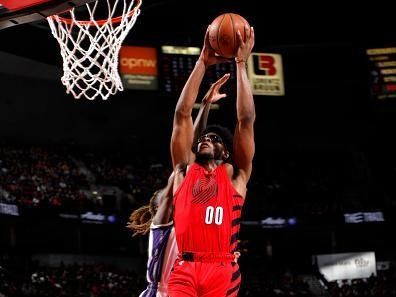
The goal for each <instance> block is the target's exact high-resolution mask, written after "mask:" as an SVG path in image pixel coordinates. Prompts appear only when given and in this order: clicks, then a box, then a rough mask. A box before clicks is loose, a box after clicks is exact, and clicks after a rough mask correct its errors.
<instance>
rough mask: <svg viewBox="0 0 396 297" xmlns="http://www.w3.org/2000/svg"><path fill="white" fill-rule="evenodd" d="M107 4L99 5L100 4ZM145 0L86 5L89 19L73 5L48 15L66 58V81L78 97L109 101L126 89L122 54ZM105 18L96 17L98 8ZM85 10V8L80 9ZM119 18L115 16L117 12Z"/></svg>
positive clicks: (68, 89) (68, 90)
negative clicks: (120, 68)
mask: <svg viewBox="0 0 396 297" xmlns="http://www.w3.org/2000/svg"><path fill="white" fill-rule="evenodd" d="M105 1H107V6H106V7H105V8H104V10H105V12H103V6H102V7H100V8H98V3H99V2H101V5H104V4H105V3H106V2H105ZM141 1H142V0H128V1H127V0H97V1H95V2H93V3H88V4H85V6H86V7H85V8H86V11H84V13H85V14H86V16H85V19H86V20H79V19H77V17H76V15H77V14H78V13H79V11H77V8H73V9H71V10H70V11H68V12H65V13H63V14H61V15H53V16H50V17H48V18H47V20H48V23H49V26H50V28H51V32H52V35H53V36H54V37H55V38H56V40H57V41H58V43H59V45H60V50H61V55H62V59H63V76H62V78H61V81H62V84H63V85H64V86H65V87H66V92H67V93H68V94H69V93H72V94H73V96H74V98H76V99H79V98H81V97H82V96H83V97H85V98H87V99H89V100H93V99H95V98H96V96H98V95H100V96H101V97H102V99H103V100H106V99H107V98H108V97H109V96H110V95H114V94H115V93H117V91H122V90H123V89H124V87H123V85H122V81H121V78H120V75H119V74H118V53H119V51H120V49H121V44H122V42H123V41H124V39H125V37H126V35H127V34H128V32H129V30H130V29H132V27H133V25H134V24H135V22H136V19H137V17H138V16H139V14H140V9H139V8H140V5H141ZM99 10H100V13H102V14H103V13H104V17H103V18H101V19H100V20H95V16H96V13H97V11H99ZM80 11H81V10H80ZM116 14H117V15H119V16H118V17H114V16H115V15H116Z"/></svg>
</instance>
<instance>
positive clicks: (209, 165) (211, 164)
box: [198, 159, 223, 172]
mask: <svg viewBox="0 0 396 297" xmlns="http://www.w3.org/2000/svg"><path fill="white" fill-rule="evenodd" d="M222 163H223V161H222V160H214V159H211V160H207V161H203V162H198V164H199V165H201V166H202V167H203V168H204V169H205V171H207V172H212V171H213V170H215V169H216V168H217V167H218V166H220V165H221V164H222Z"/></svg>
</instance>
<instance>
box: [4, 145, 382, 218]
mask: <svg viewBox="0 0 396 297" xmlns="http://www.w3.org/2000/svg"><path fill="white" fill-rule="evenodd" d="M168 161H169V160H167V161H166V160H162V161H152V160H150V161H149V160H146V159H142V158H137V157H136V156H132V155H128V154H122V153H119V152H116V153H114V152H94V151H90V152H87V151H77V150H75V151H74V150H72V149H66V148H63V147H59V146H58V147H56V146H55V147H51V148H50V147H42V146H36V147H23V146H10V145H8V146H7V145H2V146H1V147H0V200H1V201H3V202H6V203H15V204H18V205H21V206H24V207H43V208H45V207H52V208H63V209H69V210H77V211H79V210H84V211H90V210H98V211H100V210H101V209H100V208H101V206H102V204H103V201H100V200H97V199H96V196H92V192H93V191H96V190H93V189H96V188H97V187H98V186H108V187H116V188H118V189H120V191H121V192H122V198H119V197H118V198H115V197H113V198H111V197H110V199H114V200H115V199H121V200H122V203H113V204H111V203H110V205H114V206H112V207H114V208H116V209H114V210H115V211H120V210H121V209H128V211H129V210H130V209H131V208H135V207H139V206H141V205H142V204H145V203H146V202H147V200H148V199H149V197H151V194H152V193H153V191H154V190H156V189H158V188H160V187H162V186H163V185H164V184H165V183H166V180H167V177H168V176H169V173H170V168H169V163H168ZM256 162H257V164H256V165H255V169H254V172H253V176H252V179H251V182H250V184H249V194H248V195H249V197H252V198H249V199H248V201H249V209H248V210H247V213H248V214H249V216H252V217H254V215H255V214H258V215H263V210H265V212H266V213H270V214H283V215H289V214H288V213H286V212H287V211H289V210H293V214H291V213H290V215H311V216H317V217H322V216H325V215H329V216H334V215H336V214H342V213H343V212H347V211H363V210H376V209H383V208H386V207H387V205H388V204H387V195H386V192H385V190H384V187H381V186H380V185H378V183H376V182H375V181H376V179H375V178H374V177H373V174H372V171H370V170H369V165H368V162H367V160H365V158H364V154H362V153H358V152H354V151H340V150H338V151H321V150H317V151H303V152H294V153H293V154H291V153H290V152H289V153H288V152H282V151H278V152H265V153H262V155H261V159H259V160H257V161H256ZM374 172H376V171H375V170H374ZM97 196H100V193H99V194H97ZM373 196H375V197H376V199H371V197H373ZM263 197H265V199H263ZM296 197H298V198H299V199H296ZM284 205H288V206H289V207H288V208H287V209H285V207H284Z"/></svg>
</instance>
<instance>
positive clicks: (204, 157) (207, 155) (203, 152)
mask: <svg viewBox="0 0 396 297" xmlns="http://www.w3.org/2000/svg"><path fill="white" fill-rule="evenodd" d="M213 157H214V155H213V152H210V151H208V150H207V149H206V148H205V149H200V150H199V151H198V152H197V154H196V155H195V159H196V160H197V161H209V160H212V159H213Z"/></svg>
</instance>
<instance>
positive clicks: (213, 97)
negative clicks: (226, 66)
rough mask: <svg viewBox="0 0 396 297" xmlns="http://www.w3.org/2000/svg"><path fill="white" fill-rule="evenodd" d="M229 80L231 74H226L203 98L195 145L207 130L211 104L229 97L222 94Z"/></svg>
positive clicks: (195, 129) (196, 121)
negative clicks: (221, 91)
mask: <svg viewBox="0 0 396 297" xmlns="http://www.w3.org/2000/svg"><path fill="white" fill-rule="evenodd" d="M229 78H230V74H229V73H226V74H224V75H223V76H222V77H221V78H219V79H218V80H217V81H216V82H214V83H213V84H212V85H211V86H210V88H209V90H208V91H207V92H206V94H205V96H204V97H203V99H202V101H201V105H200V107H199V111H198V114H197V117H196V118H195V121H194V139H193V143H194V144H196V143H197V141H198V137H199V136H200V135H201V134H202V132H203V131H204V130H205V129H206V126H207V123H208V117H209V111H210V106H211V104H212V103H215V102H217V101H219V100H220V99H222V98H225V97H227V94H225V93H220V88H221V87H222V86H223V85H224V84H225V83H226V82H227V80H228V79H229ZM191 154H192V156H191V158H192V160H193V159H194V158H195V154H194V153H192V152H191Z"/></svg>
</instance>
